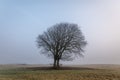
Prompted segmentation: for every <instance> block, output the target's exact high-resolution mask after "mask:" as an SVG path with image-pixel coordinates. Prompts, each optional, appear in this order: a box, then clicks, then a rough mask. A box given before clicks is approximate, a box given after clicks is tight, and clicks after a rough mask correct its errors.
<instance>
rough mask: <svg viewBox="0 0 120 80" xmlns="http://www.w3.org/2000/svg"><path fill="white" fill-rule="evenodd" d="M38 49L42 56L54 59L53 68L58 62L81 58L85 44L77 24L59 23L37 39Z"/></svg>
mask: <svg viewBox="0 0 120 80" xmlns="http://www.w3.org/2000/svg"><path fill="white" fill-rule="evenodd" d="M37 43H38V48H40V49H41V50H42V51H43V52H41V53H43V54H45V55H47V56H48V57H51V58H53V59H54V64H53V67H54V68H59V61H60V60H67V61H70V60H73V59H74V58H75V57H76V56H82V52H84V49H83V48H84V47H85V46H86V44H87V42H86V41H85V38H84V36H83V35H82V32H81V30H80V29H79V26H78V25H77V24H72V23H59V24H56V25H54V26H52V27H50V28H48V29H47V31H46V32H44V33H43V34H41V35H39V36H38V38H37Z"/></svg>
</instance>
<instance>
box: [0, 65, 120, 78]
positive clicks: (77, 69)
mask: <svg viewBox="0 0 120 80" xmlns="http://www.w3.org/2000/svg"><path fill="white" fill-rule="evenodd" d="M44 66H45V65H42V66H40V65H25V64H22V65H0V80H120V66H119V65H80V66H79V65H76V66H63V67H62V68H60V70H53V69H52V68H51V67H50V66H46V67H44Z"/></svg>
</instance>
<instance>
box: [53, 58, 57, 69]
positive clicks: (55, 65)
mask: <svg viewBox="0 0 120 80" xmlns="http://www.w3.org/2000/svg"><path fill="white" fill-rule="evenodd" d="M56 67H57V60H56V59H55V58H54V63H53V68H56Z"/></svg>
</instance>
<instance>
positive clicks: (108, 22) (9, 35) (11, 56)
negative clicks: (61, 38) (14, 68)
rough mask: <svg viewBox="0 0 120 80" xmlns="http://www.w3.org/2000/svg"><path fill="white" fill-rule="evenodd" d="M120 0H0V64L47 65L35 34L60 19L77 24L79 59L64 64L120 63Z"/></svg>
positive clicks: (58, 21) (47, 59) (49, 60)
mask: <svg viewBox="0 0 120 80" xmlns="http://www.w3.org/2000/svg"><path fill="white" fill-rule="evenodd" d="M119 21H120V0H60V1H57V0H0V64H23V63H25V64H50V63H52V59H49V58H47V57H46V56H44V55H41V54H40V51H39V49H38V48H37V46H36V44H37V43H36V37H37V36H38V35H39V34H42V32H44V31H45V30H46V29H47V28H49V27H51V26H52V25H54V24H56V23H60V22H69V23H76V24H78V25H79V26H80V28H81V30H82V32H83V34H84V36H85V38H86V41H87V42H88V45H87V46H86V48H85V53H83V54H84V57H83V58H77V59H76V60H74V61H72V62H71V61H65V62H62V63H65V64H120V22H119Z"/></svg>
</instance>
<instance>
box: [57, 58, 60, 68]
mask: <svg viewBox="0 0 120 80" xmlns="http://www.w3.org/2000/svg"><path fill="white" fill-rule="evenodd" d="M59 61H60V60H59V59H57V68H59V67H60V65H59Z"/></svg>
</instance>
